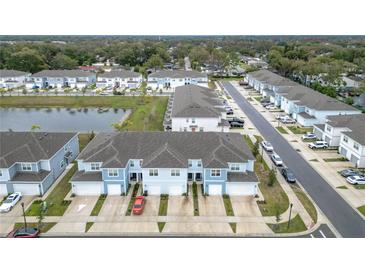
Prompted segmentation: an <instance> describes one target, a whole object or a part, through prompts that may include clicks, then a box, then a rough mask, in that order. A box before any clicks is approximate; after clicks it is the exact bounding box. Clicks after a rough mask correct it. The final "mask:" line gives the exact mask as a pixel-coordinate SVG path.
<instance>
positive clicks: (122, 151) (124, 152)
mask: <svg viewBox="0 0 365 274" xmlns="http://www.w3.org/2000/svg"><path fill="white" fill-rule="evenodd" d="M78 159H80V160H83V161H85V162H103V165H102V167H108V168H112V167H125V166H126V165H127V163H128V161H129V160H130V159H142V160H143V164H142V166H143V167H156V168H172V167H181V168H183V167H187V165H188V160H189V159H202V162H203V165H204V166H205V167H212V168H227V167H228V164H227V163H228V162H247V160H254V157H253V155H252V153H251V151H250V149H249V148H248V146H247V144H246V143H245V141H244V140H243V137H242V135H241V134H239V133H218V132H194V133H191V132H120V133H99V134H98V135H97V136H96V137H95V138H94V139H93V140H92V141H91V142H90V143H89V144H88V146H87V147H86V148H85V149H84V150H83V151H82V152H81V154H80V155H79V157H78Z"/></svg>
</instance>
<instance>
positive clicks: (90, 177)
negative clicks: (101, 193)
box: [72, 171, 103, 182]
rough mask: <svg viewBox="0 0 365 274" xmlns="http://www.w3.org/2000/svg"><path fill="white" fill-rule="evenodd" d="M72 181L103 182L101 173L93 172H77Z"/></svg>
mask: <svg viewBox="0 0 365 274" xmlns="http://www.w3.org/2000/svg"><path fill="white" fill-rule="evenodd" d="M72 181H81V182H82V181H83V182H101V181H103V179H102V174H101V171H97V172H96V171H95V172H94V171H91V172H85V171H77V172H76V173H75V174H74V176H73V177H72Z"/></svg>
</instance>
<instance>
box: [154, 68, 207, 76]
mask: <svg viewBox="0 0 365 274" xmlns="http://www.w3.org/2000/svg"><path fill="white" fill-rule="evenodd" d="M165 77H166V78H186V77H189V78H198V77H199V78H201V77H207V74H205V73H202V72H199V71H195V70H160V71H156V72H153V73H151V74H150V75H148V78H165Z"/></svg>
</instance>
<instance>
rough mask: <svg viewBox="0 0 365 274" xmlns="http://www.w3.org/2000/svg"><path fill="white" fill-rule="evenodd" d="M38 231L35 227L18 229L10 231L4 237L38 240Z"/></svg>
mask: <svg viewBox="0 0 365 274" xmlns="http://www.w3.org/2000/svg"><path fill="white" fill-rule="evenodd" d="M39 233H40V231H39V229H38V228H35V227H27V228H24V227H22V228H18V229H14V230H13V231H11V232H10V233H9V234H8V235H7V236H6V237H7V238H38V237H39Z"/></svg>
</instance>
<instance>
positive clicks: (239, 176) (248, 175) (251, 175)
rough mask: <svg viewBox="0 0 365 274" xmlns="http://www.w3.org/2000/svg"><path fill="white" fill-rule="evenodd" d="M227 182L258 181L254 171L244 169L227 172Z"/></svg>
mask: <svg viewBox="0 0 365 274" xmlns="http://www.w3.org/2000/svg"><path fill="white" fill-rule="evenodd" d="M227 180H228V182H258V181H259V179H258V178H257V176H256V174H255V172H251V171H246V172H245V173H242V172H228V174H227Z"/></svg>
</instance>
